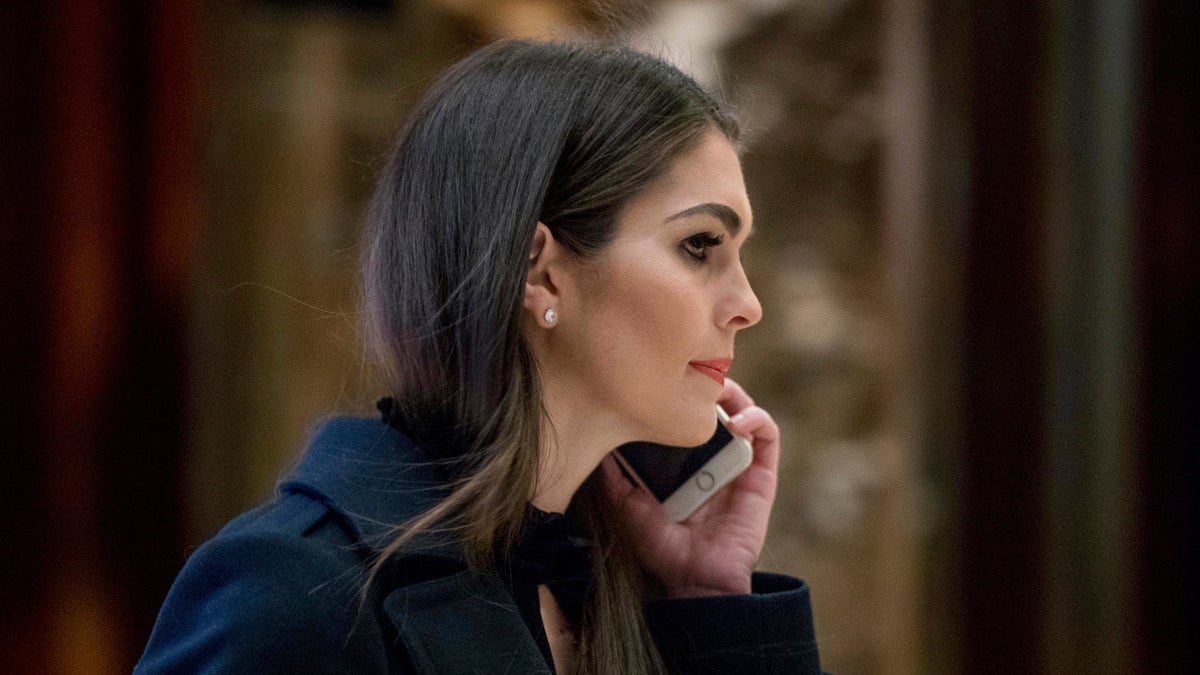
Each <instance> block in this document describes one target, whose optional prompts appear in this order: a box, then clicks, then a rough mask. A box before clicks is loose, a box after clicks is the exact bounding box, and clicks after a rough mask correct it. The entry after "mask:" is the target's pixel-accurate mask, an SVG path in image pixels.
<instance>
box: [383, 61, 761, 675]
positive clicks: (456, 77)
mask: <svg viewBox="0 0 1200 675" xmlns="http://www.w3.org/2000/svg"><path fill="white" fill-rule="evenodd" d="M714 127H715V128H717V129H719V130H720V131H721V132H722V133H724V134H725V135H726V137H728V138H729V139H730V140H731V141H733V142H735V143H736V142H737V140H738V127H737V125H736V124H735V122H734V121H733V119H732V117H731V116H730V114H729V113H728V112H727V111H725V110H724V108H723V107H722V106H721V105H720V104H719V103H718V102H717V101H716V99H715V98H714V97H712V96H711V95H709V94H708V93H707V92H705V91H704V90H703V89H702V88H701V87H700V86H699V85H697V84H696V83H695V82H694V81H693V80H692V79H690V78H689V77H687V76H686V75H684V74H683V73H681V72H680V71H679V70H677V69H676V68H674V67H672V66H670V65H668V64H666V63H664V62H662V61H660V60H658V59H656V58H654V57H651V56H648V55H645V54H640V53H637V52H633V51H629V50H625V49H619V48H594V47H584V46H576V45H565V44H554V43H539V42H525V41H513V42H502V43H497V44H493V45H491V46H489V47H486V48H484V49H482V50H480V51H477V52H475V53H474V54H472V55H470V56H468V57H467V58H466V59H464V60H463V61H461V62H459V63H458V64H457V65H455V66H454V67H453V68H452V69H451V70H450V71H449V72H447V73H446V74H445V75H444V76H443V77H442V78H441V79H440V80H439V81H438V82H437V83H436V84H435V85H434V87H433V88H432V90H431V91H430V93H429V94H428V95H427V96H426V98H425V99H424V101H423V103H422V104H421V105H419V106H418V108H417V109H416V110H415V111H414V112H413V113H412V115H411V116H410V118H409V122H408V125H407V127H406V129H405V130H404V132H403V133H402V134H401V136H400V138H399V140H398V142H397V144H396V145H395V147H394V149H393V151H392V154H391V157H390V160H389V162H388V164H387V166H386V168H385V170H384V171H383V173H382V175H381V177H380V180H379V183H378V186H377V189H376V192H375V195H374V198H373V200H372V204H371V208H370V212H369V218H368V221H369V222H368V228H369V229H368V238H367V240H366V247H365V264H364V276H363V297H364V301H365V306H366V316H367V321H368V335H369V338H370V340H371V343H372V347H373V350H374V352H375V353H376V355H377V356H378V358H379V361H380V363H381V366H382V367H383V369H384V372H385V374H386V376H387V377H388V378H389V383H390V385H391V387H392V388H393V391H394V394H395V398H396V401H397V404H398V414H399V416H400V418H401V419H402V420H403V423H404V425H405V426H406V427H407V428H412V429H415V430H417V435H419V436H420V437H422V438H423V439H426V440H429V441H430V442H429V445H430V447H433V448H436V450H435V451H434V454H435V455H436V456H437V459H438V460H440V461H442V462H444V463H445V464H446V467H447V471H448V474H449V475H450V476H452V478H453V484H452V491H451V493H450V496H449V497H448V498H447V499H446V500H444V501H443V502H442V503H440V504H439V505H438V506H437V507H435V508H434V509H432V510H431V511H429V512H427V513H426V514H424V515H423V516H421V517H419V518H417V519H416V520H414V521H412V522H409V523H403V524H400V525H399V526H398V527H397V529H396V538H395V539H394V540H393V541H392V543H391V544H390V545H389V546H388V547H387V548H386V549H385V551H383V553H382V555H381V556H380V558H379V559H378V560H379V564H378V565H377V566H376V568H375V570H374V571H378V569H379V567H380V566H381V565H382V564H383V563H384V562H386V561H387V559H388V558H389V557H391V556H395V555H397V554H402V553H403V550H404V546H405V544H406V543H407V542H409V541H410V540H411V538H412V537H413V536H414V535H415V534H417V533H418V532H421V531H424V530H427V529H430V528H434V527H437V528H453V529H454V530H455V531H456V532H457V534H458V535H459V537H460V538H461V541H462V543H463V548H464V551H465V553H466V555H467V559H468V561H469V562H470V564H472V565H473V566H476V567H478V568H487V567H488V566H490V565H492V564H494V563H495V562H496V557H497V556H498V555H504V554H505V553H506V552H507V551H509V550H510V548H511V546H512V545H513V543H514V542H515V541H516V540H517V538H518V537H519V535H520V533H521V529H522V527H523V525H524V519H525V516H526V508H527V504H528V501H529V499H530V498H531V497H532V491H533V489H534V483H535V479H536V477H537V472H538V461H539V453H540V447H541V433H542V425H543V420H544V411H543V406H542V389H541V383H540V379H539V373H538V368H537V363H536V362H535V360H534V357H533V354H532V352H531V351H530V348H529V346H528V344H527V342H526V339H525V337H524V335H523V334H522V325H523V321H522V312H523V307H522V298H523V294H524V284H525V278H526V274H527V271H528V255H529V250H530V247H531V245H532V242H533V233H534V227H535V225H536V223H537V222H538V221H541V222H543V223H545V224H546V226H547V227H548V228H549V229H550V231H551V233H552V234H553V235H554V237H555V239H556V240H557V241H559V242H561V243H562V244H563V245H564V246H565V247H566V248H567V249H568V250H570V251H571V252H572V253H573V254H575V255H577V256H580V257H585V258H586V257H590V256H593V255H595V254H596V253H597V252H598V251H599V250H601V249H602V248H603V247H604V246H605V245H607V244H608V243H609V242H610V241H611V240H612V239H613V237H614V236H615V227H616V221H617V214H618V212H619V210H620V209H621V207H622V206H623V205H624V204H625V203H626V202H627V201H628V200H629V199H630V198H631V197H632V196H634V195H635V194H637V193H639V192H640V191H642V190H643V189H645V188H646V187H647V186H648V185H649V184H650V183H651V182H652V181H653V180H655V179H656V178H658V177H659V176H661V175H662V174H663V173H664V172H665V171H666V169H667V168H668V166H669V165H670V163H671V162H672V161H673V160H674V159H675V158H676V157H678V156H680V155H681V154H682V153H684V152H685V151H687V150H688V149H689V148H691V147H693V146H694V145H695V144H696V143H697V142H698V140H699V138H700V137H701V136H702V135H703V134H704V133H705V132H706V131H707V130H708V129H711V128H714ZM513 486H522V489H513ZM572 508H573V509H578V510H579V511H581V512H582V513H583V514H584V517H585V519H586V520H587V522H588V523H589V525H590V529H591V531H592V536H593V539H594V541H593V543H594V545H595V546H596V547H598V548H599V549H600V551H599V553H600V554H599V555H595V556H594V560H595V561H597V562H596V565H595V568H594V570H593V572H592V574H593V577H592V583H591V585H590V587H589V591H588V597H587V599H586V600H585V607H584V616H583V621H582V625H581V627H580V635H579V636H578V637H579V652H578V659H577V662H578V666H577V672H579V673H615V672H627V673H643V672H644V673H653V672H661V671H662V670H663V666H662V662H661V659H660V657H659V655H658V652H657V650H656V649H655V647H654V644H653V642H652V640H651V639H650V636H649V634H648V631H647V628H646V625H645V621H644V619H643V616H642V604H643V600H644V598H643V592H642V585H641V576H640V573H639V571H638V569H637V567H636V565H635V564H634V563H633V561H632V559H631V558H630V557H629V555H628V553H627V552H626V550H625V548H624V547H623V546H622V540H621V537H620V534H619V533H616V532H612V531H611V528H610V527H609V526H608V523H611V522H613V521H612V519H611V518H607V517H606V516H605V515H604V513H603V509H605V508H606V507H605V502H604V500H603V499H601V498H600V496H599V495H598V494H597V490H596V489H595V486H594V485H593V484H592V481H589V482H588V483H586V484H585V485H584V486H583V488H581V490H580V493H579V494H578V495H576V498H575V500H574V502H573V506H572Z"/></svg>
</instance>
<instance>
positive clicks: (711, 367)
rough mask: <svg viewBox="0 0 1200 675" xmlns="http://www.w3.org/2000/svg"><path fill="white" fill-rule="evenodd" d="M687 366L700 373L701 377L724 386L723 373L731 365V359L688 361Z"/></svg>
mask: <svg viewBox="0 0 1200 675" xmlns="http://www.w3.org/2000/svg"><path fill="white" fill-rule="evenodd" d="M688 365H689V366H691V367H693V368H695V369H696V370H698V371H700V373H701V374H702V375H704V376H705V377H708V378H710V379H712V380H713V381H714V382H716V383H717V384H719V385H721V386H725V373H726V372H727V371H728V370H729V366H731V365H733V359H712V360H710V361H689V362H688Z"/></svg>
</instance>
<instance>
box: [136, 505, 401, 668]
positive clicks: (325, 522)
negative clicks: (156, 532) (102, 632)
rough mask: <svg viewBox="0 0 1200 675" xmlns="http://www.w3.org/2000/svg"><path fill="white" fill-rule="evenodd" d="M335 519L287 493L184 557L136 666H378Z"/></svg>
mask: <svg viewBox="0 0 1200 675" xmlns="http://www.w3.org/2000/svg"><path fill="white" fill-rule="evenodd" d="M357 555H358V554H357V553H356V552H355V550H354V549H353V547H352V539H351V538H350V537H349V536H347V534H346V533H345V530H344V525H343V524H342V523H341V522H340V518H339V517H338V516H337V515H336V514H334V513H333V512H331V511H330V510H329V509H328V508H327V507H326V506H325V505H324V504H322V503H320V502H319V501H316V500H314V499H311V498H309V497H307V496H305V495H302V494H295V493H288V494H285V495H283V496H281V497H280V498H279V499H278V500H276V501H275V502H273V503H271V504H269V505H267V506H265V507H261V508H259V509H256V510H254V511H251V512H249V513H247V514H243V515H242V516H240V517H239V518H237V519H235V520H234V521H233V522H231V523H230V524H229V525H228V526H226V528H225V529H224V530H222V531H221V532H220V533H219V534H218V535H217V536H216V537H214V538H213V539H212V540H210V541H209V542H207V543H205V544H204V545H203V546H201V547H200V548H199V549H197V551H196V552H195V553H194V554H193V555H192V556H191V557H190V558H189V559H188V562H187V564H186V565H185V566H184V568H183V571H182V572H181V573H180V575H179V577H178V578H177V579H176V581H175V584H174V585H173V586H172V588H171V591H170V593H169V594H168V596H167V599H166V602H165V603H164V605H163V608H162V610H161V612H160V614H159V618H158V621H157V623H156V625H155V628H154V632H153V633H152V634H151V638H150V643H149V644H148V645H147V648H146V652H145V654H144V656H143V658H142V661H141V663H139V665H138V670H137V672H145V673H149V672H218V671H219V672H226V671H227V672H239V671H244V672H298V671H303V672H337V671H343V672H344V671H346V670H361V671H366V672H369V671H372V670H386V666H385V665H384V664H385V661H386V659H385V657H384V654H383V652H382V644H383V641H382V639H381V638H380V636H379V628H378V624H377V622H376V621H375V620H374V618H373V616H372V610H371V609H370V608H369V606H367V605H364V603H362V602H360V591H361V589H362V584H363V582H364V578H363V573H362V569H363V568H362V565H360V564H359V561H358V557H357Z"/></svg>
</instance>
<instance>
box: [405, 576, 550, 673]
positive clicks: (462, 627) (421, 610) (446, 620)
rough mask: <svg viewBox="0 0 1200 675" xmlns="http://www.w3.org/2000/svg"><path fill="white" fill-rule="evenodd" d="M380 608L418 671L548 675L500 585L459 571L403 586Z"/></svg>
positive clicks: (530, 638)
mask: <svg viewBox="0 0 1200 675" xmlns="http://www.w3.org/2000/svg"><path fill="white" fill-rule="evenodd" d="M383 610H384V613H385V614H387V617H388V619H389V620H390V621H391V622H392V626H393V627H394V628H395V629H396V632H397V634H398V635H399V636H400V639H401V640H402V641H403V642H404V646H405V648H406V650H407V652H408V654H409V655H410V657H411V658H412V660H413V665H414V666H415V667H416V668H417V671H418V672H422V673H426V672H427V673H438V674H439V675H440V674H445V675H484V674H487V675H495V674H499V673H512V674H514V675H517V674H519V675H525V674H526V673H531V674H535V675H550V669H549V668H547V666H546V662H545V661H544V660H543V659H542V654H541V651H539V650H538V647H537V644H536V643H534V641H533V638H532V637H531V636H530V635H529V630H528V628H526V626H525V623H524V622H523V621H522V620H521V613H520V611H519V610H518V609H517V606H516V604H515V603H514V602H513V599H512V595H511V594H509V592H508V589H507V588H505V587H504V584H503V583H502V582H501V581H500V580H499V579H498V578H496V576H495V575H491V574H479V573H473V572H469V571H467V572H459V573H457V574H451V575H449V576H445V577H439V578H436V579H432V580H430V581H423V582H420V583H416V584H410V585H407V586H401V587H400V588H397V589H395V590H393V591H391V592H390V593H388V594H387V597H385V598H384V601H383Z"/></svg>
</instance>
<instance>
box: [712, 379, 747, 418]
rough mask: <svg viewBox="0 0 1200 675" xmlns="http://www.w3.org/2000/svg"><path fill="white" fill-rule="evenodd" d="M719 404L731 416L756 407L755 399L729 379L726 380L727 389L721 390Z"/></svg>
mask: <svg viewBox="0 0 1200 675" xmlns="http://www.w3.org/2000/svg"><path fill="white" fill-rule="evenodd" d="M717 403H719V404H720V405H721V407H722V408H724V409H725V412H727V413H729V415H730V416H733V415H736V414H737V413H739V412H741V411H742V409H744V408H748V407H750V406H752V405H754V399H752V398H750V395H749V394H747V393H746V390H745V389H743V388H742V385H740V384H738V383H737V382H734V381H733V380H731V379H729V378H725V388H724V389H722V390H721V396H720V397H718V398H717Z"/></svg>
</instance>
